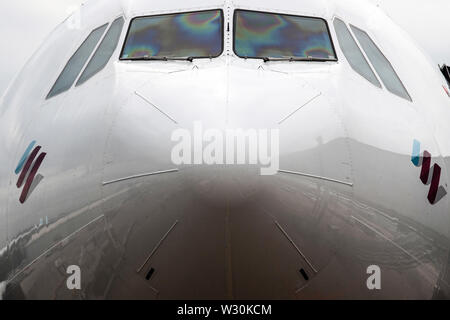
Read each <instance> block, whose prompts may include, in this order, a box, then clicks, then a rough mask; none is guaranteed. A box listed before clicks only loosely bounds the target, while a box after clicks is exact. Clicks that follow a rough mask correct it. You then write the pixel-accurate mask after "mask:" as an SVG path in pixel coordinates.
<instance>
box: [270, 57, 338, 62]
mask: <svg viewBox="0 0 450 320" xmlns="http://www.w3.org/2000/svg"><path fill="white" fill-rule="evenodd" d="M261 59H263V60H264V62H269V61H291V62H292V61H313V62H326V61H337V59H326V58H315V57H280V58H275V57H261Z"/></svg>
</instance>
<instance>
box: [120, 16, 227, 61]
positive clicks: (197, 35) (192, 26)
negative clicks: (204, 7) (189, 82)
mask: <svg viewBox="0 0 450 320" xmlns="http://www.w3.org/2000/svg"><path fill="white" fill-rule="evenodd" d="M222 51H223V12H222V10H209V11H198V12H190V13H178V14H167V15H158V16H149V17H139V18H135V19H133V21H132V22H131V26H130V29H129V31H128V35H127V39H126V41H125V45H124V48H123V50H122V54H121V60H146V59H148V60H151V59H152V58H155V59H156V58H160V59H165V58H186V59H192V58H215V57H218V56H220V55H221V54H222Z"/></svg>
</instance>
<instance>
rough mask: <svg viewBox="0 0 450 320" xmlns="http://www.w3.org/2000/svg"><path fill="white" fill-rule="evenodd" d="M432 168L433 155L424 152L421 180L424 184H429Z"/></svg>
mask: <svg viewBox="0 0 450 320" xmlns="http://www.w3.org/2000/svg"><path fill="white" fill-rule="evenodd" d="M430 167H431V154H430V153H429V152H428V151H424V152H423V160H422V171H421V172H420V180H422V182H423V184H427V183H428V176H429V174H430Z"/></svg>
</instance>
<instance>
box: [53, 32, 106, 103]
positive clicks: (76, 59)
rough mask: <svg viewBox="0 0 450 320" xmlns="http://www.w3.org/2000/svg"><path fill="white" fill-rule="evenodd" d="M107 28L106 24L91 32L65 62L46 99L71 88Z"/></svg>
mask: <svg viewBox="0 0 450 320" xmlns="http://www.w3.org/2000/svg"><path fill="white" fill-rule="evenodd" d="M107 27H108V24H105V25H103V26H101V27H99V28H97V29H95V30H94V31H92V32H91V34H90V35H89V36H88V37H87V38H86V40H85V41H84V42H83V44H82V45H81V46H80V47H79V48H78V50H77V51H76V52H75V53H74V55H73V56H72V57H71V58H70V60H69V61H68V62H67V64H66V66H65V68H64V70H63V71H62V72H61V74H60V75H59V77H58V79H57V80H56V82H55V84H54V85H53V87H52V89H51V90H50V93H49V94H48V95H47V99H50V98H51V97H54V96H56V95H58V94H60V93H63V92H65V91H67V90H69V89H70V88H71V87H72V85H73V83H74V82H75V80H76V79H77V77H78V75H79V74H80V72H81V70H82V69H83V67H84V65H85V64H86V62H87V60H88V59H89V57H90V56H91V54H92V52H93V51H94V49H95V47H96V46H97V43H98V42H99V40H100V38H101V37H102V35H103V33H104V32H105V30H106V28H107Z"/></svg>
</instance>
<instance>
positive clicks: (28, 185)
mask: <svg viewBox="0 0 450 320" xmlns="http://www.w3.org/2000/svg"><path fill="white" fill-rule="evenodd" d="M46 155H47V154H46V153H41V154H40V155H39V157H38V158H37V160H36V163H35V164H34V166H33V169H31V172H30V175H29V176H28V178H27V182H26V183H25V187H23V190H22V194H21V195H20V199H19V201H20V203H24V202H25V200H27V196H28V192H29V191H30V188H31V184H32V183H33V181H34V177H35V176H36V173H37V172H38V170H39V167H40V166H41V164H42V161H44V158H45V156H46Z"/></svg>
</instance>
